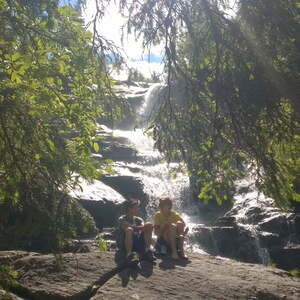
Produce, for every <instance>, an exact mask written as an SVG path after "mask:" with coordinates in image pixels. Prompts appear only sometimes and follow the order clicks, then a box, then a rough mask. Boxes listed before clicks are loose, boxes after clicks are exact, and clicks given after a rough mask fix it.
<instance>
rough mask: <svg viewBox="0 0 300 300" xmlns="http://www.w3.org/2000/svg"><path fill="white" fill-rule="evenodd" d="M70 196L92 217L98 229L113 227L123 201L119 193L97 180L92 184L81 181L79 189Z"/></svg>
mask: <svg viewBox="0 0 300 300" xmlns="http://www.w3.org/2000/svg"><path fill="white" fill-rule="evenodd" d="M71 195H72V196H73V197H75V198H76V199H78V200H79V201H80V203H81V204H82V206H83V207H84V208H85V209H86V210H87V211H88V212H89V213H90V214H91V215H92V216H93V218H94V219H95V222H96V224H97V226H98V228H103V227H111V226H114V225H115V224H116V220H117V218H118V216H119V215H120V214H121V207H122V204H123V203H124V201H125V198H124V197H123V196H122V195H121V194H120V193H118V192H117V191H116V190H114V189H112V188H111V187H110V186H108V185H106V184H104V183H103V182H101V181H99V180H95V181H94V182H93V183H92V184H88V183H87V182H86V181H82V182H81V189H77V190H74V191H72V192H71Z"/></svg>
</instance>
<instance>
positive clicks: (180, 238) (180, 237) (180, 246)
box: [176, 221, 185, 258]
mask: <svg viewBox="0 0 300 300" xmlns="http://www.w3.org/2000/svg"><path fill="white" fill-rule="evenodd" d="M176 227H177V236H178V251H179V252H180V253H181V256H182V257H184V258H185V254H184V248H183V244H184V232H185V231H184V223H182V222H181V221H178V222H177V223H176Z"/></svg>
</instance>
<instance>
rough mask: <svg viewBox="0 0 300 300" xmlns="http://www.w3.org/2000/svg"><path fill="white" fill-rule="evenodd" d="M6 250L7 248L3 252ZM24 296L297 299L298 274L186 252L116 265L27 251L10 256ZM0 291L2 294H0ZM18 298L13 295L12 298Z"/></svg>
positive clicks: (99, 255)
mask: <svg viewBox="0 0 300 300" xmlns="http://www.w3.org/2000/svg"><path fill="white" fill-rule="evenodd" d="M6 255H7V252H6ZM11 265H12V266H13V267H14V268H15V269H16V270H17V271H18V273H19V282H20V286H19V287H18V288H16V289H15V291H14V293H15V294H16V295H18V296H19V297H21V298H25V299H37V300H39V299H40V300H48V299H51V300H52V299H55V300H60V299H83V300H87V299H93V300H97V299H106V300H107V299H108V300H109V299H147V300H152V299H153V300H158V299H299V297H300V279H299V278H296V277H292V276H291V275H290V274H289V273H287V272H285V271H282V270H279V269H275V268H267V267H264V266H261V265H255V264H247V263H239V262H236V261H232V260H229V259H227V260H225V259H219V258H215V257H212V256H209V255H201V254H191V255H190V262H183V261H181V262H177V263H174V261H172V260H170V259H168V258H165V259H164V260H161V259H159V260H157V262H156V265H152V264H150V263H148V262H141V263H139V264H137V265H136V264H133V263H132V264H131V265H128V264H127V265H122V266H118V267H117V266H116V262H115V253H114V252H91V253H80V254H76V255H74V254H71V253H67V254H63V255H61V256H56V257H55V256H54V255H50V254H49V255H40V254H36V253H27V255H26V256H25V257H22V258H18V259H16V260H13V261H11ZM0 295H1V294H0ZM16 299H18V298H16Z"/></svg>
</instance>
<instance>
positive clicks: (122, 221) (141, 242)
mask: <svg viewBox="0 0 300 300" xmlns="http://www.w3.org/2000/svg"><path fill="white" fill-rule="evenodd" d="M124 204H125V211H126V214H125V215H123V216H121V217H120V218H119V228H120V230H121V233H122V237H123V238H122V240H123V244H124V246H125V251H126V257H127V259H128V260H131V259H132V258H133V257H134V252H137V253H139V254H140V256H141V257H142V259H144V260H148V261H153V255H152V251H151V244H152V231H153V225H152V224H151V223H145V224H144V221H143V219H142V218H141V217H138V215H139V207H140V201H139V200H137V199H130V200H127V201H126V202H125V203H124Z"/></svg>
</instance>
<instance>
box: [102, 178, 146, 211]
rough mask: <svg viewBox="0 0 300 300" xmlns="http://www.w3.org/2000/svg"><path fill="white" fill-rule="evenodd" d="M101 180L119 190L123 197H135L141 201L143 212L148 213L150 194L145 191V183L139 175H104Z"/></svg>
mask: <svg viewBox="0 0 300 300" xmlns="http://www.w3.org/2000/svg"><path fill="white" fill-rule="evenodd" d="M101 181H102V182H103V183H105V184H106V185H108V186H110V187H112V188H113V189H114V190H116V191H118V192H119V193H120V194H121V195H122V196H123V197H125V198H127V199H129V198H135V199H139V200H140V201H141V213H142V215H143V216H145V214H146V205H147V203H148V200H149V198H148V195H147V194H146V193H145V192H144V184H143V182H142V180H141V179H140V178H139V177H134V176H126V175H123V176H122V175H117V176H104V177H103V178H101Z"/></svg>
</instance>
